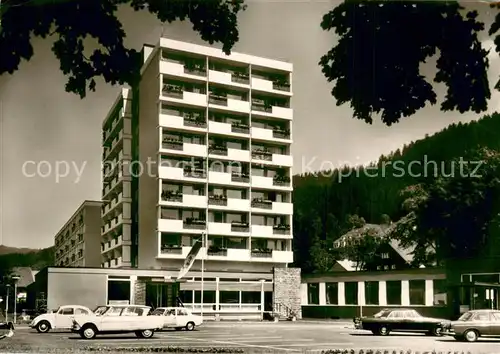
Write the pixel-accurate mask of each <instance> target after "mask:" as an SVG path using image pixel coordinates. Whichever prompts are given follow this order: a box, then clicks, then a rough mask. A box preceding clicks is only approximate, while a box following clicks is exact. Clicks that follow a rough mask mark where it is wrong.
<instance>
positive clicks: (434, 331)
mask: <svg viewBox="0 0 500 354" xmlns="http://www.w3.org/2000/svg"><path fill="white" fill-rule="evenodd" d="M431 334H432V335H433V336H436V337H441V336H442V335H443V329H442V328H441V326H436V327H434V328H433V329H432V331H431Z"/></svg>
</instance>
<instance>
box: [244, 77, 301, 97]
mask: <svg viewBox="0 0 500 354" xmlns="http://www.w3.org/2000/svg"><path fill="white" fill-rule="evenodd" d="M287 76H289V75H287V74H285V75H283V77H279V78H278V77H276V78H274V77H272V76H268V77H264V76H261V77H252V89H253V90H258V91H266V92H272V93H276V94H283V95H288V96H291V94H292V92H291V85H290V83H289V82H288V78H287Z"/></svg>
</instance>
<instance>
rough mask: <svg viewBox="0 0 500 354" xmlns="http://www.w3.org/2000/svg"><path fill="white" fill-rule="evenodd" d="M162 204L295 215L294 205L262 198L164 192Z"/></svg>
mask: <svg viewBox="0 0 500 354" xmlns="http://www.w3.org/2000/svg"><path fill="white" fill-rule="evenodd" d="M161 204H162V205H168V206H178V205H182V207H184V208H206V207H207V206H208V207H209V208H210V209H214V210H238V211H248V210H252V212H258V213H269V214H285V215H291V214H293V204H292V203H283V202H273V201H271V200H265V199H260V198H254V199H252V201H250V200H249V199H236V198H227V197H226V196H223V195H213V196H208V197H207V196H203V195H193V194H182V193H180V192H173V191H164V192H162V193H161Z"/></svg>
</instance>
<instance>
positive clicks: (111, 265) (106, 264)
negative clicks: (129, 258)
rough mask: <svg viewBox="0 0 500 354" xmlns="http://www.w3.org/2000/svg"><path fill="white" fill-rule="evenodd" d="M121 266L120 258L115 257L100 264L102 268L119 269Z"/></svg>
mask: <svg viewBox="0 0 500 354" xmlns="http://www.w3.org/2000/svg"><path fill="white" fill-rule="evenodd" d="M122 265H123V261H122V257H117V258H115V259H112V260H110V261H106V262H104V263H103V264H102V267H103V268H120V267H121V266H122Z"/></svg>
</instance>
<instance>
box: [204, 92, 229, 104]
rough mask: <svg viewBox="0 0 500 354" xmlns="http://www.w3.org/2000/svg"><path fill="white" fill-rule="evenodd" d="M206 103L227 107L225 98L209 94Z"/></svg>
mask: <svg viewBox="0 0 500 354" xmlns="http://www.w3.org/2000/svg"><path fill="white" fill-rule="evenodd" d="M208 103H212V104H216V105H219V106H227V97H226V96H222V95H218V94H214V93H210V95H209V96H208Z"/></svg>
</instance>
